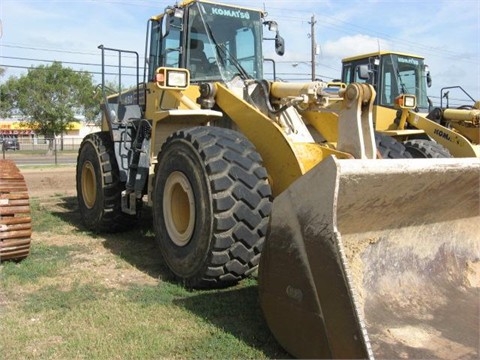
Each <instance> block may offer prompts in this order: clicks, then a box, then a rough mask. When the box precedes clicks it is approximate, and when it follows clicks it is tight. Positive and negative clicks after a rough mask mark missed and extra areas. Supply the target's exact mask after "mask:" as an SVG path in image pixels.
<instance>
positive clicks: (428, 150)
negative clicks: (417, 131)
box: [404, 139, 452, 158]
mask: <svg viewBox="0 0 480 360" xmlns="http://www.w3.org/2000/svg"><path fill="white" fill-rule="evenodd" d="M404 145H405V148H406V149H407V151H408V152H409V153H410V154H411V155H412V157H413V158H450V157H452V155H451V154H450V151H448V150H447V149H446V148H445V147H443V146H442V145H441V144H439V143H437V142H435V141H432V140H425V139H416V140H408V141H405V142H404Z"/></svg>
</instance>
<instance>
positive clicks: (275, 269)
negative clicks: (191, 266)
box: [259, 157, 480, 359]
mask: <svg viewBox="0 0 480 360" xmlns="http://www.w3.org/2000/svg"><path fill="white" fill-rule="evenodd" d="M479 201H480V159H473V158H472V159H438V160H437V159H436V160H435V161H433V160H432V159H415V160H404V159H401V160H337V159H335V158H334V157H330V158H327V159H326V160H324V161H323V162H321V163H320V164H319V165H317V166H316V167H315V168H313V169H312V170H311V171H309V172H308V173H307V174H306V175H304V176H303V177H301V178H300V179H298V180H297V181H296V182H295V183H294V184H292V186H290V187H289V188H288V189H287V190H286V191H285V192H283V193H282V194H281V195H280V196H278V197H277V198H276V199H275V201H274V205H273V211H272V216H271V219H270V222H271V224H270V230H269V234H268V235H267V240H266V243H265V248H264V250H263V252H262V257H261V262H260V268H259V289H260V290H259V291H260V301H261V306H262V309H263V312H264V314H265V318H266V320H267V323H268V325H269V327H270V329H271V331H272V333H273V334H274V335H275V337H276V338H277V340H278V341H279V343H280V344H281V345H282V346H283V347H284V348H285V349H286V350H287V351H288V352H289V353H290V354H292V355H293V356H295V357H299V358H375V357H376V358H444V359H451V358H452V357H455V358H478V356H479V341H480V340H479V324H480V322H479V321H480V318H479V311H480V310H479V309H480V303H479V301H480V300H479V299H480V288H479V287H480V231H479V228H478V224H479V220H480V204H479Z"/></svg>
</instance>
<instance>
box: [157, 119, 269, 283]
mask: <svg viewBox="0 0 480 360" xmlns="http://www.w3.org/2000/svg"><path fill="white" fill-rule="evenodd" d="M261 161H262V160H261V158H260V155H259V154H258V153H257V152H256V150H255V149H254V147H253V145H252V144H251V143H250V142H249V141H248V140H247V139H246V138H245V137H243V135H241V134H239V133H238V132H235V131H232V130H228V129H223V128H218V127H195V128H189V129H185V130H181V131H178V132H176V133H174V134H173V135H171V136H170V137H169V138H168V139H167V141H166V142H165V144H164V145H163V146H162V149H161V152H160V155H159V161H158V166H157V169H156V175H155V185H154V194H153V222H154V229H155V237H156V239H157V242H158V244H159V247H160V250H161V253H162V256H163V258H164V259H165V262H166V264H167V265H168V267H169V268H170V270H171V271H172V272H173V273H174V275H175V276H176V277H177V278H178V279H180V280H181V281H182V282H183V283H184V285H185V286H187V287H189V288H218V287H225V286H229V285H233V284H235V283H237V282H238V281H239V280H241V279H242V278H244V277H246V276H247V275H249V274H250V273H252V272H253V271H254V270H255V269H256V268H257V266H258V263H259V260H260V253H261V250H262V248H263V244H264V240H265V235H266V231H267V226H268V219H269V216H270V212H271V207H272V205H271V201H272V197H271V189H270V185H269V184H268V181H267V172H266V170H265V168H264V167H263V166H262V165H261Z"/></svg>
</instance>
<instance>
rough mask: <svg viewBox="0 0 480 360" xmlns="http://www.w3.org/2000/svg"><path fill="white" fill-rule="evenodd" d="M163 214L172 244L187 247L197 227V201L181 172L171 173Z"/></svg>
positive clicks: (166, 184)
mask: <svg viewBox="0 0 480 360" xmlns="http://www.w3.org/2000/svg"><path fill="white" fill-rule="evenodd" d="M163 214H164V219H165V226H166V228H167V232H168V235H169V237H170V239H171V240H172V242H173V243H174V244H175V245H177V246H185V245H187V244H188V242H189V241H190V238H191V236H192V234H193V229H194V225H195V201H194V195H193V190H192V186H191V185H190V182H189V181H188V179H187V177H186V176H185V175H184V174H183V173H181V172H179V171H175V172H173V173H171V174H170V175H169V176H168V179H167V181H166V183H165V189H164V191H163Z"/></svg>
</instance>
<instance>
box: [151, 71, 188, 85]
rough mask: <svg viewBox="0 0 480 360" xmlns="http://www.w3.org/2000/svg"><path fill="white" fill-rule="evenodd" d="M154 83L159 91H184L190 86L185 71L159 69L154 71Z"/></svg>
mask: <svg viewBox="0 0 480 360" xmlns="http://www.w3.org/2000/svg"><path fill="white" fill-rule="evenodd" d="M155 82H156V83H157V86H158V87H159V88H160V89H165V90H166V89H176V90H185V89H186V88H188V86H189V85H190V73H189V71H188V70H187V69H174V68H165V67H160V68H158V69H157V70H156V75H155Z"/></svg>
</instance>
